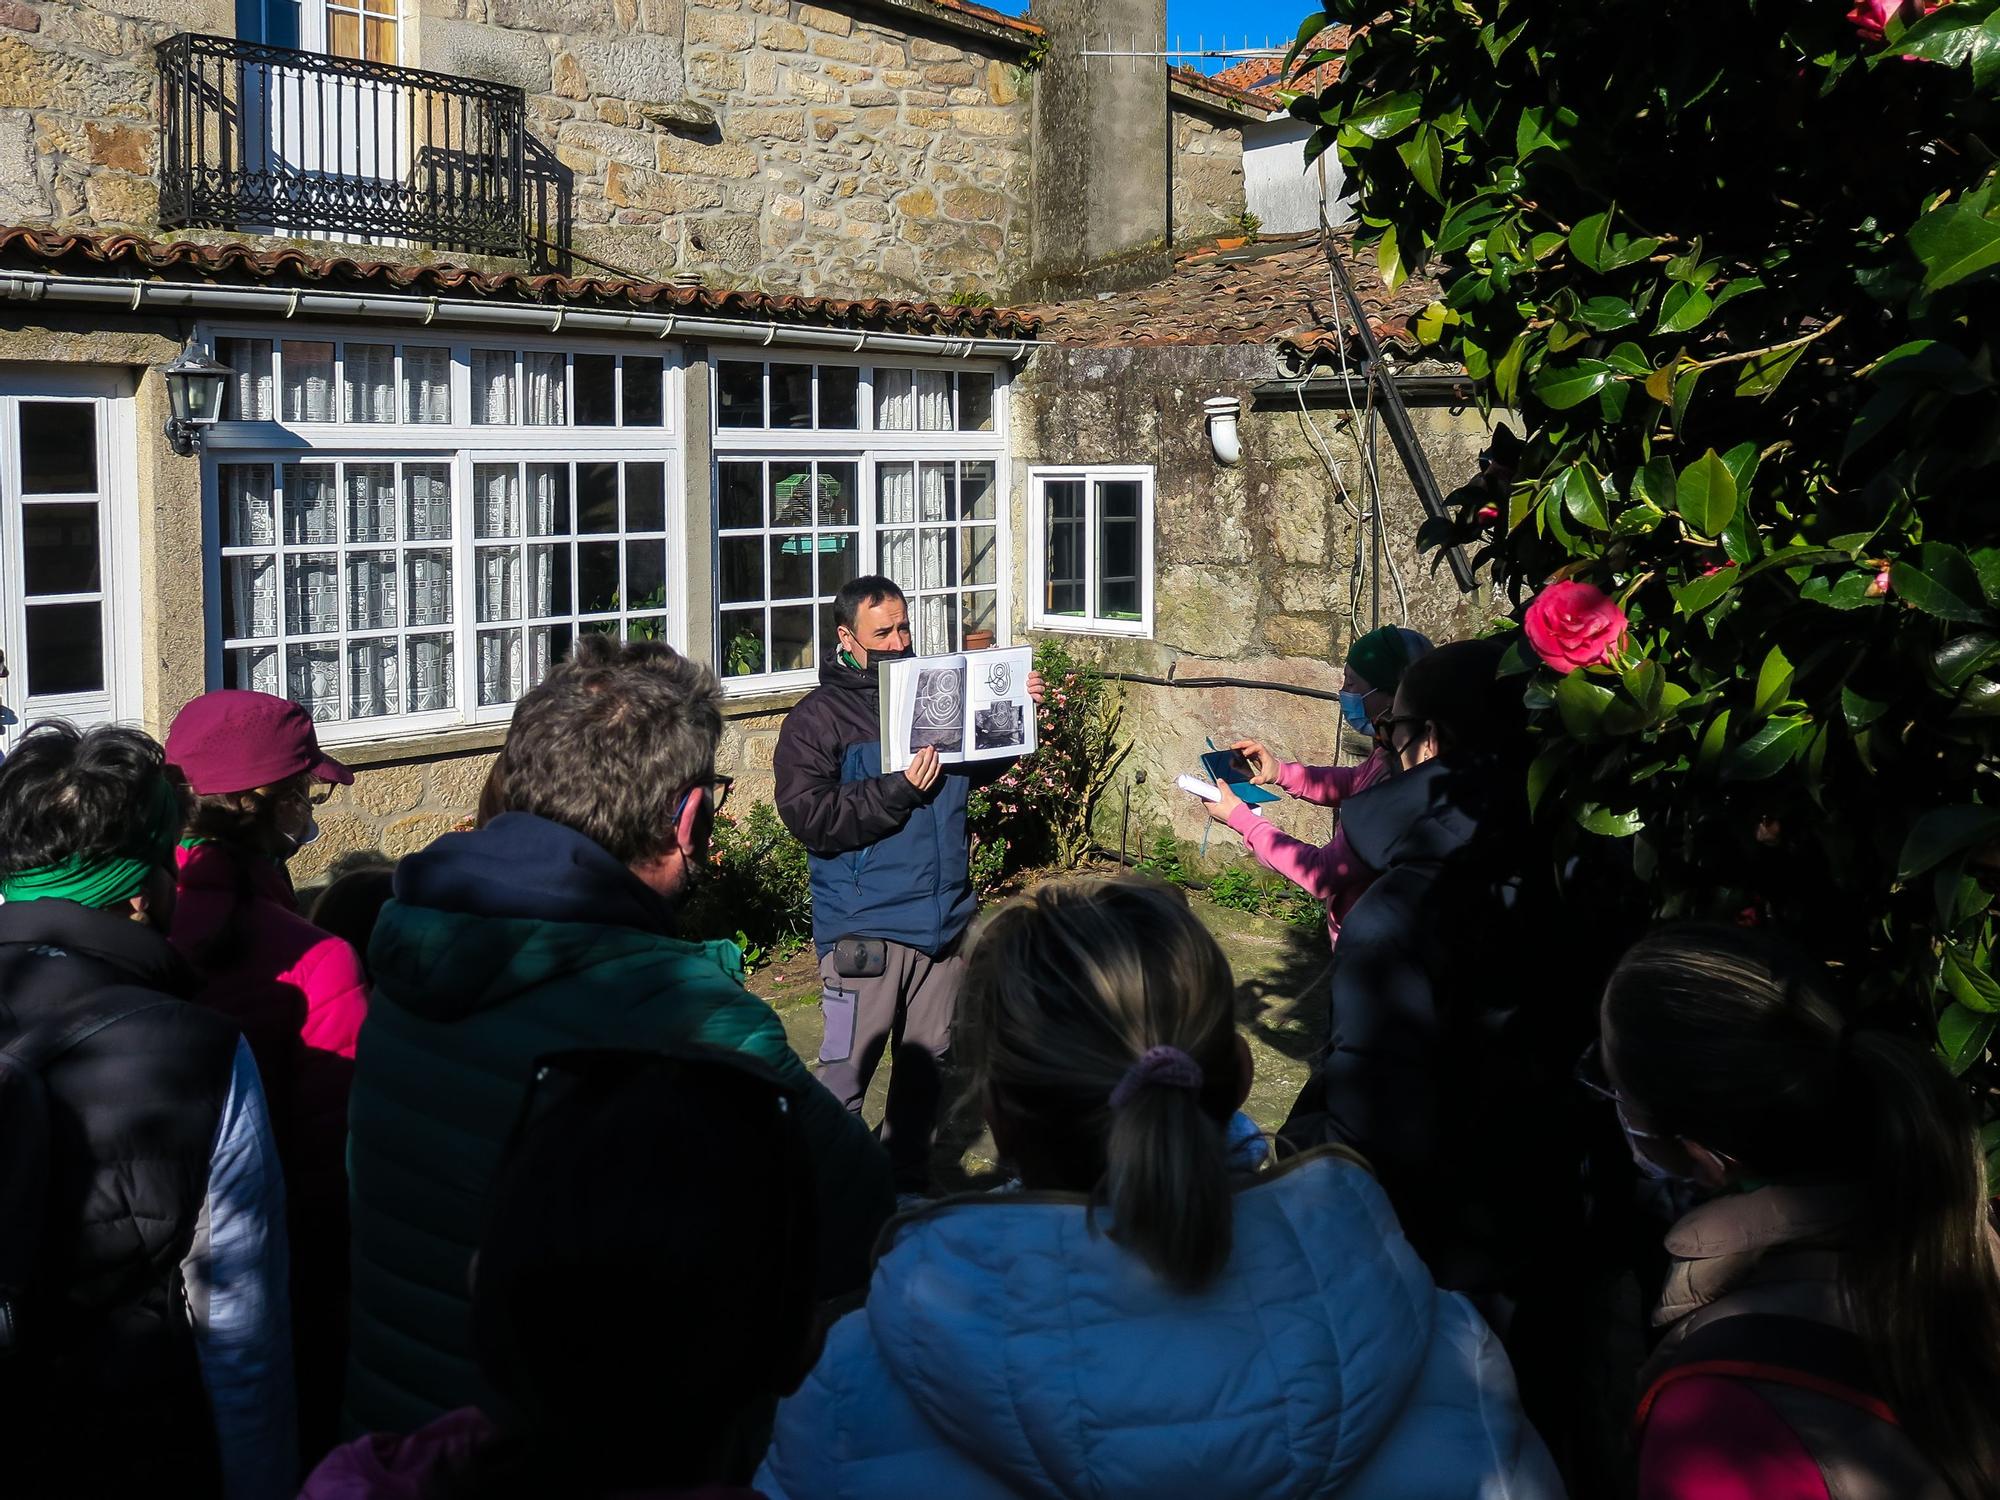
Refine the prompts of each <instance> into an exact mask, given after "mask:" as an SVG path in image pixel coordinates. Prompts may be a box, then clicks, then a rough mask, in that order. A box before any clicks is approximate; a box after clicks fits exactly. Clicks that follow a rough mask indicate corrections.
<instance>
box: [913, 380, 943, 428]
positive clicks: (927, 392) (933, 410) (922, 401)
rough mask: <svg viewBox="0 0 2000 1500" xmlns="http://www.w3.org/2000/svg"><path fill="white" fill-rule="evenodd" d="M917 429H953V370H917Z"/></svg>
mask: <svg viewBox="0 0 2000 1500" xmlns="http://www.w3.org/2000/svg"><path fill="white" fill-rule="evenodd" d="M917 430H918V431H919V432H950V431H951V371H949V370H919V371H917Z"/></svg>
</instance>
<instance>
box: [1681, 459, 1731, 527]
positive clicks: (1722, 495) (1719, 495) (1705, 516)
mask: <svg viewBox="0 0 2000 1500" xmlns="http://www.w3.org/2000/svg"><path fill="white" fill-rule="evenodd" d="M1674 499H1675V506H1674V508H1675V509H1676V510H1678V511H1679V512H1680V514H1681V519H1682V520H1683V521H1685V522H1687V523H1688V525H1689V526H1691V527H1693V528H1694V530H1695V531H1697V532H1699V533H1700V534H1701V535H1703V536H1714V535H1715V534H1716V533H1717V532H1719V531H1721V530H1722V528H1723V527H1725V526H1727V525H1728V524H1729V518H1730V517H1731V516H1733V515H1735V514H1736V479H1735V476H1734V475H1732V474H1731V473H1730V472H1729V466H1728V465H1727V464H1725V463H1724V462H1723V461H1722V459H1721V457H1720V456H1719V455H1718V454H1717V453H1716V451H1715V450H1714V449H1713V448H1711V449H1709V450H1708V452H1706V453H1704V454H1703V455H1702V456H1701V457H1700V458H1698V459H1696V460H1695V461H1694V462H1693V463H1691V464H1689V465H1688V466H1687V467H1686V468H1685V469H1682V470H1681V472H1680V479H1679V481H1678V483H1677V484H1676V486H1675V491H1674Z"/></svg>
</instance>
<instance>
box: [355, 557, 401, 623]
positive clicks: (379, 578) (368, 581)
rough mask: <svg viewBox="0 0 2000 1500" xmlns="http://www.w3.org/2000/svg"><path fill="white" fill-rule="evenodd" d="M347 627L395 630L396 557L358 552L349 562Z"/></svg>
mask: <svg viewBox="0 0 2000 1500" xmlns="http://www.w3.org/2000/svg"><path fill="white" fill-rule="evenodd" d="M347 628H348V629H349V630H394V629H395V628H396V554H395V553H393V552H358V553H355V554H354V555H352V556H350V557H349V558H348V559H347Z"/></svg>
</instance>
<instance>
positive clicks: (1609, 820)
mask: <svg viewBox="0 0 2000 1500" xmlns="http://www.w3.org/2000/svg"><path fill="white" fill-rule="evenodd" d="M1576 821H1577V822H1578V823H1579V824H1581V825H1582V826H1583V827H1584V828H1585V829H1587V830H1589V831H1590V832H1591V833H1601V834H1603V835H1604V836H1605V837H1607V838H1614V839H1622V838H1630V837H1631V836H1632V835H1633V834H1635V833H1637V832H1638V831H1639V830H1640V829H1642V828H1644V827H1645V826H1646V820H1645V819H1644V818H1642V817H1640V816H1639V814H1638V813H1637V812H1636V811H1634V812H1613V811H1612V810H1611V809H1610V808H1608V807H1603V806H1600V805H1599V804H1598V803H1595V802H1586V803H1584V804H1583V806H1581V807H1579V808H1578V809H1577V810H1576Z"/></svg>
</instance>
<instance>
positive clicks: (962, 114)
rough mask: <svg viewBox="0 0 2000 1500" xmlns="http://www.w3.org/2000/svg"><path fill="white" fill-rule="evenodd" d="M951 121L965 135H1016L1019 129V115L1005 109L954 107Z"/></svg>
mask: <svg viewBox="0 0 2000 1500" xmlns="http://www.w3.org/2000/svg"><path fill="white" fill-rule="evenodd" d="M951 121H952V124H953V125H954V126H956V127H957V128H958V129H960V130H962V131H964V132H965V133H966V134H967V135H987V136H1002V135H1016V134H1019V132H1020V129H1021V120H1020V116H1019V115H1017V114H1016V113H1015V112H1014V111H1012V110H1006V109H984V108H982V109H954V110H953V111H952V112H951Z"/></svg>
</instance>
